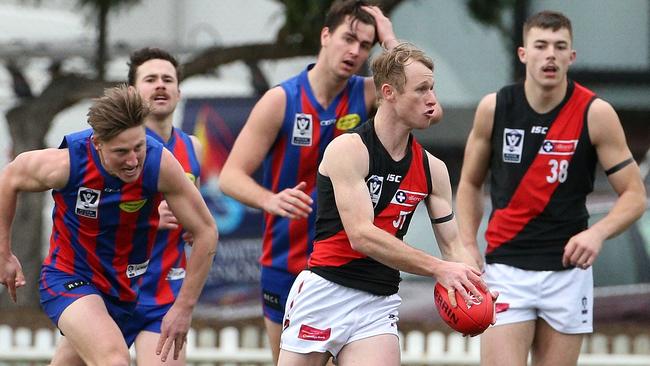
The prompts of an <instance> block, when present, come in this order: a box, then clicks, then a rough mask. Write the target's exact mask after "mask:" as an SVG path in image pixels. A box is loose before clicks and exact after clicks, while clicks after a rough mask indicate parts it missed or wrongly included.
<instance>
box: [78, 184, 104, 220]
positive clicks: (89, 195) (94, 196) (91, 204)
mask: <svg viewBox="0 0 650 366" xmlns="http://www.w3.org/2000/svg"><path fill="white" fill-rule="evenodd" d="M101 194H102V192H101V191H99V190H96V189H92V188H86V187H79V190H78V191H77V204H76V205H75V211H74V212H75V213H76V214H77V215H79V216H85V217H89V218H91V219H96V218H97V209H98V207H99V198H100V197H101Z"/></svg>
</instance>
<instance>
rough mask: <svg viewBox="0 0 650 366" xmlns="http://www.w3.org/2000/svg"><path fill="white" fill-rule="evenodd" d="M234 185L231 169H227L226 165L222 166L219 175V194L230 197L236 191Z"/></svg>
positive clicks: (234, 180)
mask: <svg viewBox="0 0 650 366" xmlns="http://www.w3.org/2000/svg"><path fill="white" fill-rule="evenodd" d="M236 185H237V184H236V179H235V174H234V172H233V169H231V168H228V166H227V165H226V166H224V167H223V170H222V171H221V174H220V175H219V189H221V192H223V193H224V194H226V195H228V196H232V195H233V193H234V191H235V189H236V188H235V187H236Z"/></svg>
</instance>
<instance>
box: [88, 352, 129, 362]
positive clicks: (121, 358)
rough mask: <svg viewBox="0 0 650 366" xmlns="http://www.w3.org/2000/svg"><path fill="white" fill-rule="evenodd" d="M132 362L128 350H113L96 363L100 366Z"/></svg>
mask: <svg viewBox="0 0 650 366" xmlns="http://www.w3.org/2000/svg"><path fill="white" fill-rule="evenodd" d="M130 364H131V356H130V355H129V351H128V350H123V351H117V352H111V353H110V354H108V355H106V356H104V358H103V359H102V360H99V362H97V364H96V365H98V366H129V365H130Z"/></svg>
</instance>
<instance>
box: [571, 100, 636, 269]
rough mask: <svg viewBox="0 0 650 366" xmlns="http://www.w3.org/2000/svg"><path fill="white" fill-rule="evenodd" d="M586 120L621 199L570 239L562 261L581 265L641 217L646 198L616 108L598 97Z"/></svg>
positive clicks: (584, 266)
mask: <svg viewBox="0 0 650 366" xmlns="http://www.w3.org/2000/svg"><path fill="white" fill-rule="evenodd" d="M587 121H588V127H589V138H590V139H591V142H592V143H593V144H594V146H595V147H596V153H597V154H598V161H599V163H600V165H601V167H602V168H603V170H604V171H605V172H606V174H607V179H608V180H609V183H610V184H611V186H612V188H613V189H614V191H615V192H616V194H617V195H618V199H617V200H616V203H615V204H614V207H612V209H611V211H610V212H609V213H608V214H607V216H605V217H603V218H602V219H601V220H600V221H598V222H597V223H595V224H594V225H592V226H591V227H590V228H589V229H587V230H585V231H583V232H581V233H578V234H577V235H575V236H573V237H572V238H571V239H570V240H569V242H568V243H567V245H566V247H565V249H564V256H563V258H562V262H563V264H564V265H565V266H568V265H574V266H578V267H582V268H587V267H589V266H590V265H592V264H593V263H594V261H595V260H596V258H597V257H598V254H599V253H600V250H601V248H602V245H603V242H604V241H605V240H606V239H608V238H611V237H613V236H616V235H617V234H619V233H620V232H622V231H623V230H625V228H627V227H628V226H630V225H631V224H632V223H633V222H634V221H635V220H637V219H638V218H639V217H641V215H642V214H643V211H644V210H645V206H646V199H647V198H646V192H645V187H644V185H643V181H642V179H641V174H640V172H639V167H638V165H637V164H636V162H635V161H634V160H633V159H632V153H631V152H630V149H629V148H628V146H627V143H626V141H625V134H624V133H623V128H622V126H621V123H620V121H619V119H618V116H617V114H616V112H615V111H614V108H612V106H611V105H610V104H609V103H607V102H605V101H604V100H602V99H596V100H594V102H593V103H592V105H591V107H590V108H589V112H588V116H587Z"/></svg>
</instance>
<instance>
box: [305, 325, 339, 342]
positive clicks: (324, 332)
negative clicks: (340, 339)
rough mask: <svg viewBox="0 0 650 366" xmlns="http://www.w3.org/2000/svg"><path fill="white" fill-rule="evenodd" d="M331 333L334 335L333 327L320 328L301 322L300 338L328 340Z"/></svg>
mask: <svg viewBox="0 0 650 366" xmlns="http://www.w3.org/2000/svg"><path fill="white" fill-rule="evenodd" d="M330 335H332V328H327V329H318V328H314V327H310V326H309V325H306V324H301V325H300V333H298V338H300V339H304V340H306V341H326V340H328V339H330Z"/></svg>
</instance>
